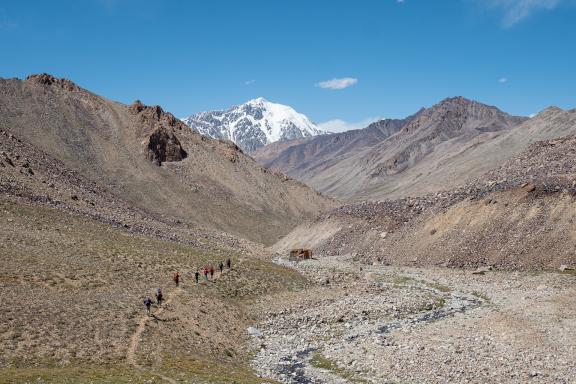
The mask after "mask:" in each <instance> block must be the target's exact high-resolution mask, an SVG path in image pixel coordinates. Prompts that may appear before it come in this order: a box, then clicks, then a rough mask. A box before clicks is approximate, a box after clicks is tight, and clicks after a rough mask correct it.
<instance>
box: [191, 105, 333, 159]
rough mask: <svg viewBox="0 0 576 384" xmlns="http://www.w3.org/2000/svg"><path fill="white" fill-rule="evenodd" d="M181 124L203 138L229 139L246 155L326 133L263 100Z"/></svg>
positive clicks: (197, 116) (300, 116) (285, 108)
mask: <svg viewBox="0 0 576 384" xmlns="http://www.w3.org/2000/svg"><path fill="white" fill-rule="evenodd" d="M182 121H183V122H184V123H186V124H187V125H188V126H189V127H191V128H192V129H195V130H197V131H198V132H200V133H201V134H203V135H207V136H210V137H213V138H217V139H228V140H232V141H233V142H235V143H236V144H237V145H238V146H239V147H240V148H242V150H243V151H244V152H247V153H252V152H254V151H255V150H256V149H258V148H260V147H263V146H265V145H267V144H270V143H273V142H276V141H280V140H290V139H297V138H302V137H311V136H316V135H320V134H324V133H327V132H325V131H323V130H321V129H320V128H318V127H317V126H316V124H314V123H313V122H311V121H310V120H309V119H308V118H307V117H306V116H305V115H303V114H301V113H298V112H296V111H295V110H294V109H293V108H291V107H289V106H287V105H283V104H276V103H271V102H270V101H268V100H266V99H264V98H262V97H259V98H257V99H254V100H250V101H248V102H246V103H244V104H240V105H236V106H233V107H232V108H230V109H228V110H226V111H224V110H221V111H210V112H201V113H197V114H195V115H192V116H189V117H186V118H184V119H182Z"/></svg>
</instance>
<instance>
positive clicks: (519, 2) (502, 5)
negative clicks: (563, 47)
mask: <svg viewBox="0 0 576 384" xmlns="http://www.w3.org/2000/svg"><path fill="white" fill-rule="evenodd" d="M569 1H571V0H476V2H477V3H478V4H481V5H483V6H484V5H487V6H488V7H490V8H493V9H498V10H500V11H501V12H503V14H504V15H503V18H502V25H503V26H504V27H512V26H514V25H516V24H517V23H519V22H521V21H523V20H525V19H526V18H528V17H530V16H531V15H532V14H534V13H535V12H538V11H543V10H552V9H555V8H556V7H558V6H559V5H561V4H562V3H566V2H569Z"/></svg>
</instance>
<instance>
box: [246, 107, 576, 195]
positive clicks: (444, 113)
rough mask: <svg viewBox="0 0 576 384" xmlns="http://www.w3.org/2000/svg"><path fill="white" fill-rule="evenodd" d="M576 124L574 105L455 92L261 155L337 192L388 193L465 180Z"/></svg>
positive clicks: (434, 187) (575, 128)
mask: <svg viewBox="0 0 576 384" xmlns="http://www.w3.org/2000/svg"><path fill="white" fill-rule="evenodd" d="M382 125H384V126H386V127H388V128H389V129H387V130H386V131H385V132H384V133H385V134H381V131H380V129H379V128H380V127H381V126H382ZM574 132H576V125H575V124H574V118H573V117H571V114H570V112H566V111H562V110H559V109H550V110H547V111H544V112H543V113H542V114H540V115H539V116H537V117H535V118H532V119H526V118H523V117H515V116H510V115H508V114H506V113H504V112H502V111H500V110H498V109H497V108H495V107H492V106H488V105H484V104H481V103H478V102H475V101H471V100H467V99H465V98H463V97H454V98H448V99H445V100H443V101H442V102H440V103H438V104H436V105H434V106H432V107H430V108H426V109H422V110H420V111H419V112H417V113H416V114H415V115H413V116H410V117H408V118H407V119H405V120H395V121H388V120H384V121H382V122H379V123H377V124H373V125H372V126H370V127H368V128H366V129H361V130H357V131H351V132H345V133H343V134H338V135H332V136H327V137H317V138H315V139H312V140H309V141H307V142H305V143H296V144H294V145H292V146H290V145H287V144H284V146H283V147H280V148H278V149H279V150H278V151H273V150H271V149H264V150H262V151H261V152H259V153H257V154H256V157H255V158H256V159H257V160H258V161H260V162H261V163H262V164H266V165H268V166H271V167H274V168H278V169H280V170H282V171H284V172H286V173H287V174H289V175H291V176H293V177H295V178H297V179H298V180H301V181H303V182H305V183H307V184H309V185H311V186H312V187H314V188H316V189H317V190H319V191H322V192H324V193H326V194H329V195H332V196H336V197H338V198H342V199H346V200H352V201H362V200H367V199H370V200H382V199H387V198H400V197H403V196H418V195H423V194H426V193H430V192H437V191H441V190H443V189H446V188H450V187H456V186H458V185H462V184H464V183H466V182H469V181H470V180H472V179H474V178H475V177H478V176H480V175H481V174H483V173H484V172H486V171H488V170H490V169H493V168H495V167H498V166H499V165H501V164H502V163H503V162H504V161H506V160H507V159H509V158H510V157H512V156H514V155H515V154H517V153H519V152H520V151H522V150H523V149H525V148H526V147H527V146H528V145H529V144H530V143H532V142H534V141H537V140H544V139H551V138H555V137H560V136H564V135H566V134H570V133H574Z"/></svg>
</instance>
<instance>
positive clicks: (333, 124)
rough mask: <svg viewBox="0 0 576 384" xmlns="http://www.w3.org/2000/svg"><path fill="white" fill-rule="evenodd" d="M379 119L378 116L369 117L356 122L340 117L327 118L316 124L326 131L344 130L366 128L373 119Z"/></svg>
mask: <svg viewBox="0 0 576 384" xmlns="http://www.w3.org/2000/svg"><path fill="white" fill-rule="evenodd" d="M378 120H381V118H379V117H369V118H366V119H363V120H360V121H356V122H347V121H344V120H341V119H333V120H328V121H325V122H323V123H320V124H318V128H320V129H322V130H324V131H328V132H334V133H336V132H345V131H350V130H352V129H361V128H366V127H367V126H368V125H370V124H372V123H373V122H375V121H378Z"/></svg>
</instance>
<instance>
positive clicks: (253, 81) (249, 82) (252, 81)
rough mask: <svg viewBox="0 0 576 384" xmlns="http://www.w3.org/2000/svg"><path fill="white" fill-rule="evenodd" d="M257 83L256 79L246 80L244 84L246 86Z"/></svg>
mask: <svg viewBox="0 0 576 384" xmlns="http://www.w3.org/2000/svg"><path fill="white" fill-rule="evenodd" d="M255 82H256V80H254V79H252V80H246V81H245V82H244V85H252V84H254V83H255Z"/></svg>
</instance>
